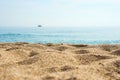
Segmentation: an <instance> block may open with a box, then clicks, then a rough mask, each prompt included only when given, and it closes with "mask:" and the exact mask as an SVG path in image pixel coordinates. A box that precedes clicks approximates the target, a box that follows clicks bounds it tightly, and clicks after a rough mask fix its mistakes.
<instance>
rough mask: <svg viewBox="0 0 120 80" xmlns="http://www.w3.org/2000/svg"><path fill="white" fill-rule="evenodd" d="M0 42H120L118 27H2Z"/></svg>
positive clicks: (0, 28) (0, 29)
mask: <svg viewBox="0 0 120 80" xmlns="http://www.w3.org/2000/svg"><path fill="white" fill-rule="evenodd" d="M0 42H29V43H42V44H44V43H56V44H57V43H58V44H59V43H66V44H120V29H118V28H117V27H112V28H109V27H99V28H96V27H82V28H81V27H36V26H35V27H0Z"/></svg>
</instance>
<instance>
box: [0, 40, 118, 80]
mask: <svg viewBox="0 0 120 80" xmlns="http://www.w3.org/2000/svg"><path fill="white" fill-rule="evenodd" d="M0 80H120V45H105V44H104V45H83V44H52V43H48V44H30V43H26V42H16V43H0Z"/></svg>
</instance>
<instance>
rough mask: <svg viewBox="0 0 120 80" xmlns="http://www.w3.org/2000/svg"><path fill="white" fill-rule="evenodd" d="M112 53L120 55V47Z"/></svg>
mask: <svg viewBox="0 0 120 80" xmlns="http://www.w3.org/2000/svg"><path fill="white" fill-rule="evenodd" d="M110 54H112V55H116V56H120V49H118V50H114V51H112V52H111V53H110Z"/></svg>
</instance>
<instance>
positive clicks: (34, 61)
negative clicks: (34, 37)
mask: <svg viewBox="0 0 120 80" xmlns="http://www.w3.org/2000/svg"><path fill="white" fill-rule="evenodd" d="M38 60H39V57H31V58H29V59H27V60H23V61H20V62H18V64H20V65H30V64H33V63H36V62H37V61H38Z"/></svg>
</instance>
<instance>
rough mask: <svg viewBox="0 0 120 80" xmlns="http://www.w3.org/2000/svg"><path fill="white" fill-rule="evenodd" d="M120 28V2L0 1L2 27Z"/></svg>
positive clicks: (0, 24) (87, 0)
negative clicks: (40, 25) (39, 25)
mask: <svg viewBox="0 0 120 80" xmlns="http://www.w3.org/2000/svg"><path fill="white" fill-rule="evenodd" d="M38 24H42V25H44V26H57V27H58V26H79V27H82V26H87V27H92V26H103V27H104V26H118V27H119V26H120V0H0V26H35V25H38Z"/></svg>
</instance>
